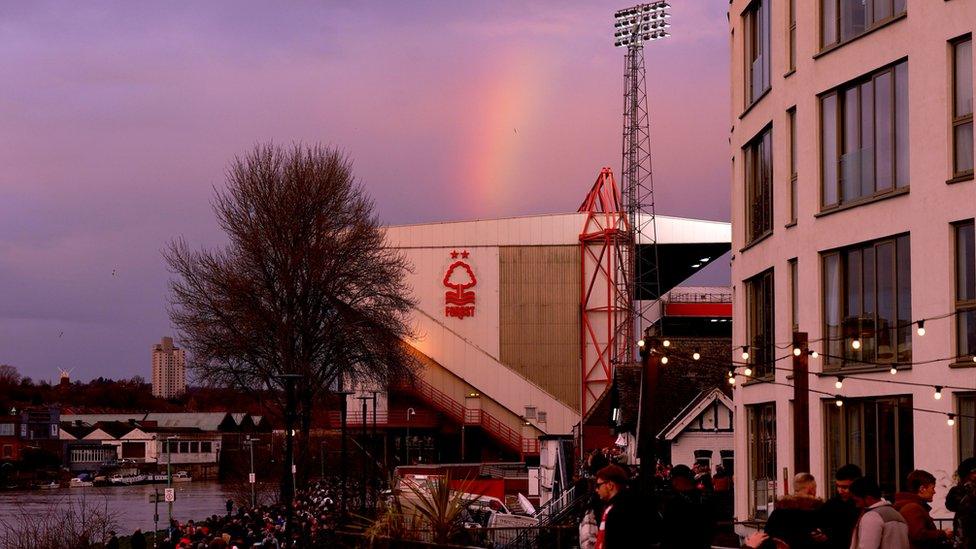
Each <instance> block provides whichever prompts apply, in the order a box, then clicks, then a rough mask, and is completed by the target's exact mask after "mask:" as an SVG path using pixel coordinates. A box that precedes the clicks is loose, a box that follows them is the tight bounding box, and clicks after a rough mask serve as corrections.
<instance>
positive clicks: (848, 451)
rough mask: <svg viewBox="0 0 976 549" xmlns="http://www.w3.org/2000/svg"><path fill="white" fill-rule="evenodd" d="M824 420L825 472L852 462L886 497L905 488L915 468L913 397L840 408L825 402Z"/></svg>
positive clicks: (865, 401) (857, 401) (848, 403)
mask: <svg viewBox="0 0 976 549" xmlns="http://www.w3.org/2000/svg"><path fill="white" fill-rule="evenodd" d="M824 421H825V423H826V430H825V433H826V436H827V471H828V472H830V473H832V472H833V471H836V470H837V468H838V467H840V466H841V465H844V464H846V463H853V464H855V465H857V466H859V467H860V468H861V470H862V471H864V476H866V477H868V478H874V479H875V480H876V481H877V482H878V485H879V486H881V491H882V492H884V494H885V495H886V496H887V497H888V498H891V497H892V496H893V495H894V494H895V492H898V491H901V490H903V489H904V482H905V477H907V476H908V473H910V472H911V471H912V469H914V468H915V463H914V437H913V434H912V397H910V396H891V397H883V398H874V399H848V400H845V401H844V405H843V406H836V405H835V403H834V401H833V400H827V401H825V402H824ZM825 478H830V477H829V476H827V477H825Z"/></svg>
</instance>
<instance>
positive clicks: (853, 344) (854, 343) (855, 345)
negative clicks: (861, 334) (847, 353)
mask: <svg viewBox="0 0 976 549" xmlns="http://www.w3.org/2000/svg"><path fill="white" fill-rule="evenodd" d="M851 347H853V348H854V349H860V348H861V340H860V339H855V340H854V341H852V342H851Z"/></svg>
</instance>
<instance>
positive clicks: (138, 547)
mask: <svg viewBox="0 0 976 549" xmlns="http://www.w3.org/2000/svg"><path fill="white" fill-rule="evenodd" d="M129 546H130V547H132V549H146V535H145V534H143V533H142V529H140V528H136V531H135V532H133V533H132V537H130V538H129Z"/></svg>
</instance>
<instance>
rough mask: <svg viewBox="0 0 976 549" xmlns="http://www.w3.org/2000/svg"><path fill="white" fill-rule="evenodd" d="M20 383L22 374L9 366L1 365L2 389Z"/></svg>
mask: <svg viewBox="0 0 976 549" xmlns="http://www.w3.org/2000/svg"><path fill="white" fill-rule="evenodd" d="M18 383H20V372H18V371H17V368H15V367H13V366H11V365H9V364H0V387H9V386H13V385H17V384H18Z"/></svg>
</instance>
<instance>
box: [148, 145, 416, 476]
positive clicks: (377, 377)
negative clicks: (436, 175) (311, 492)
mask: <svg viewBox="0 0 976 549" xmlns="http://www.w3.org/2000/svg"><path fill="white" fill-rule="evenodd" d="M215 195H216V196H215V199H214V203H213V207H214V212H215V214H216V216H217V220H218V222H219V225H220V227H221V229H222V230H223V231H224V232H225V233H226V234H227V237H228V239H229V244H228V245H227V246H225V247H224V248H223V249H221V250H217V251H206V250H201V251H193V250H191V249H190V247H189V246H188V245H187V243H186V242H185V241H183V240H182V239H181V240H177V241H175V242H173V243H172V244H171V245H170V246H169V247H168V249H167V250H166V251H164V256H165V259H166V261H167V263H168V264H169V267H170V270H171V272H172V273H173V274H174V279H173V280H172V281H171V282H170V290H171V299H170V311H169V312H170V318H171V320H172V321H173V323H174V324H175V325H176V327H177V329H178V331H179V338H180V340H181V343H182V344H183V346H184V347H185V348H186V349H187V350H188V351H189V355H190V365H191V367H192V368H193V370H194V373H195V374H196V376H197V378H198V379H199V380H201V381H203V382H205V383H209V384H212V385H218V386H230V387H237V388H239V389H241V390H246V391H251V390H253V389H255V388H258V387H262V388H267V389H269V390H270V391H271V392H272V393H273V394H275V395H277V398H278V402H277V404H278V406H282V405H283V404H284V402H282V400H281V399H282V398H283V397H282V393H283V391H282V390H283V389H284V388H285V386H284V384H283V382H282V381H281V379H280V378H278V377H277V376H279V375H281V374H300V375H301V376H302V379H301V382H300V383H298V384H297V387H296V392H297V394H296V398H297V400H298V403H299V408H298V412H299V417H300V429H301V431H302V433H303V436H302V437H300V439H299V443H300V445H301V446H300V453H301V455H302V456H307V454H308V436H307V435H308V431H309V428H310V427H311V419H312V409H313V405H314V403H315V401H316V399H317V397H319V396H320V395H321V394H322V393H323V392H324V391H327V390H330V389H334V388H338V387H341V386H342V384H343V383H344V382H350V381H351V382H358V381H371V382H379V383H386V382H388V381H389V380H390V379H391V378H393V377H398V376H410V375H411V373H412V368H413V362H412V359H411V358H410V356H409V354H408V353H406V351H405V348H404V346H403V344H402V340H403V338H404V337H408V336H410V335H411V330H410V326H409V324H408V313H409V311H410V309H411V308H412V307H413V305H414V301H413V299H412V298H411V297H410V295H409V290H408V288H407V286H406V285H405V284H404V282H403V280H404V275H405V273H406V271H407V270H408V268H409V266H408V263H407V261H406V260H405V258H404V257H403V256H402V255H401V254H400V253H398V252H397V251H396V250H393V249H390V248H387V247H385V245H384V241H383V233H382V230H381V228H380V226H379V222H378V219H377V217H376V215H375V214H374V212H373V203H372V200H371V199H370V198H369V197H368V196H367V194H366V192H365V191H364V189H363V188H362V186H361V185H359V184H358V183H357V182H356V181H355V180H354V177H353V174H352V169H351V164H350V162H349V161H348V160H347V159H346V158H345V156H344V155H343V154H341V153H340V152H338V151H337V150H335V149H330V148H324V147H322V146H314V147H305V146H294V147H291V148H288V149H285V148H282V147H281V146H276V145H264V146H258V147H256V148H255V149H254V150H252V151H251V152H249V153H248V154H246V155H244V156H243V157H238V158H236V159H235V160H234V162H232V164H231V166H230V168H229V170H228V173H227V188H226V190H223V191H220V190H216V191H215ZM299 463H302V461H301V460H299ZM285 467H288V465H287V464H285ZM285 476H286V477H287V476H288V475H287V473H286V475H285ZM286 490H287V491H289V492H290V487H285V486H284V483H283V485H282V491H283V492H285V491H286Z"/></svg>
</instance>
